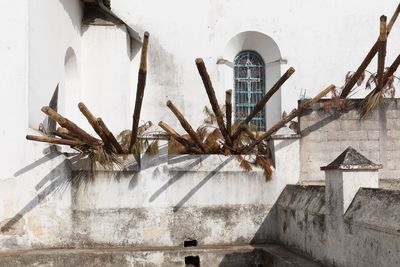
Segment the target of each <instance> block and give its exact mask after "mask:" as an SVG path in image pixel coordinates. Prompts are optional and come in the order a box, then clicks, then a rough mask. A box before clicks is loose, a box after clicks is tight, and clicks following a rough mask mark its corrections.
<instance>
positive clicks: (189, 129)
mask: <svg viewBox="0 0 400 267" xmlns="http://www.w3.org/2000/svg"><path fill="white" fill-rule="evenodd" d="M167 107H169V109H170V110H171V111H172V112H173V113H174V114H175V116H176V117H177V118H178V120H179V122H180V123H181V125H182V127H183V129H185V131H186V132H187V133H188V134H189V135H190V137H191V138H192V140H193V142H194V143H195V144H196V145H197V146H198V147H199V148H200V149H201V151H203V152H206V149H205V147H204V144H203V143H202V142H201V140H200V137H199V136H198V134H197V133H196V132H195V131H194V130H193V128H192V126H191V125H190V124H189V122H188V121H187V120H186V119H185V117H184V116H183V115H182V113H181V112H180V111H179V110H178V109H177V108H176V107H175V105H174V104H172V102H171V101H170V100H168V101H167Z"/></svg>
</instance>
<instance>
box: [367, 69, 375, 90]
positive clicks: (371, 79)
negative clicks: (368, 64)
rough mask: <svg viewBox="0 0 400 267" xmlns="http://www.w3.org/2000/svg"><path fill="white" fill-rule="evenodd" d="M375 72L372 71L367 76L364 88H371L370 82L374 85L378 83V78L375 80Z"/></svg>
mask: <svg viewBox="0 0 400 267" xmlns="http://www.w3.org/2000/svg"><path fill="white" fill-rule="evenodd" d="M376 76H377V74H376V73H373V74H371V76H369V78H368V80H367V82H366V83H365V89H366V90H370V89H371V88H372V84H373V85H374V86H376V85H377V84H378V80H377V77H376Z"/></svg>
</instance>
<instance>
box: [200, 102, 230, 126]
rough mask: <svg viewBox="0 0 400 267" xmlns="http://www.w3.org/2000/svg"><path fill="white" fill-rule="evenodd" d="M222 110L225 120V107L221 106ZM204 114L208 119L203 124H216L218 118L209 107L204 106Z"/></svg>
mask: <svg viewBox="0 0 400 267" xmlns="http://www.w3.org/2000/svg"><path fill="white" fill-rule="evenodd" d="M220 109H221V112H222V115H223V117H224V118H225V117H226V107H225V105H222V106H220ZM203 113H204V115H206V117H205V118H204V120H203V122H204V123H205V124H215V123H216V122H217V117H216V116H215V114H214V112H213V110H212V109H211V108H209V107H208V106H204V109H203Z"/></svg>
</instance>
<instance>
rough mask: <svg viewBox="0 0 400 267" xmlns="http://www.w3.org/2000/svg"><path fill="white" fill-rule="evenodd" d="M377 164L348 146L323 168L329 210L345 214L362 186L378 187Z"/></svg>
mask: <svg viewBox="0 0 400 267" xmlns="http://www.w3.org/2000/svg"><path fill="white" fill-rule="evenodd" d="M380 168H382V165H380V164H375V163H373V162H372V161H370V160H369V159H367V158H366V157H364V156H363V155H361V154H360V153H359V152H357V151H356V150H355V149H354V148H352V147H348V148H347V149H346V150H345V151H344V152H343V153H342V154H340V155H339V157H337V158H336V159H335V160H334V161H332V162H331V163H330V164H328V165H327V166H325V167H321V170H324V171H325V186H326V187H325V198H326V204H327V208H328V210H330V209H331V208H334V210H335V211H336V212H335V211H333V210H332V211H333V212H334V213H336V214H337V215H339V214H340V215H343V214H344V213H345V212H346V210H347V208H348V207H349V206H350V203H351V202H352V201H353V198H354V196H355V194H356V193H357V191H358V189H359V188H360V187H367V188H378V187H379V179H378V170H379V169H380Z"/></svg>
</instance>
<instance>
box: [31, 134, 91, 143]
mask: <svg viewBox="0 0 400 267" xmlns="http://www.w3.org/2000/svg"><path fill="white" fill-rule="evenodd" d="M26 139H27V140H31V141H37V142H44V143H50V144H59V145H68V146H82V145H84V144H85V143H84V142H82V141H79V140H70V139H61V138H55V137H48V136H36V135H27V136H26Z"/></svg>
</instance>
